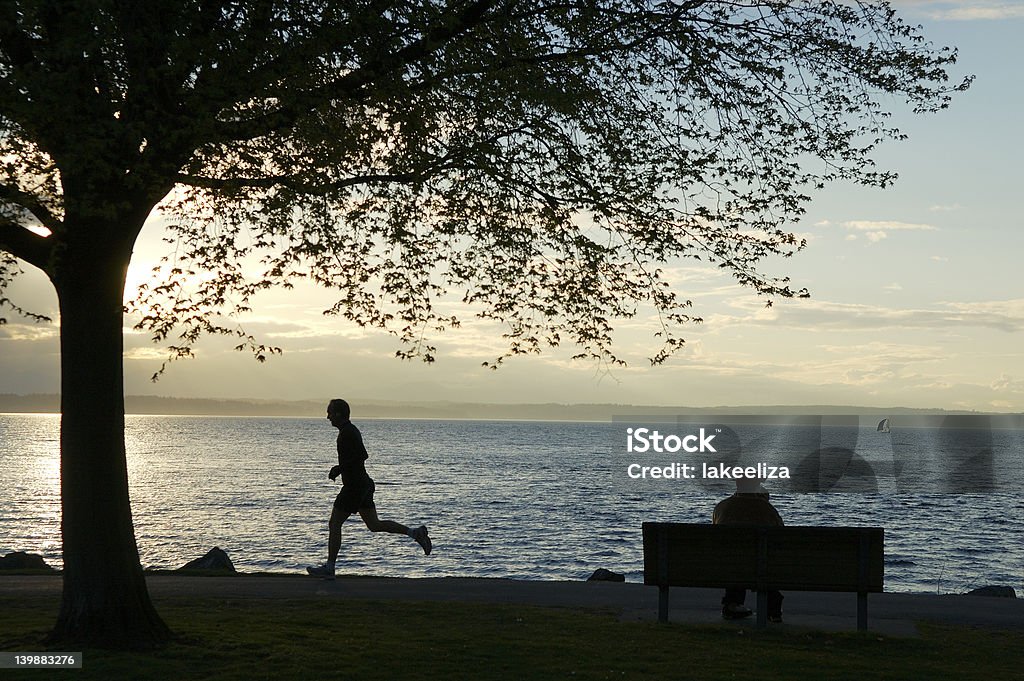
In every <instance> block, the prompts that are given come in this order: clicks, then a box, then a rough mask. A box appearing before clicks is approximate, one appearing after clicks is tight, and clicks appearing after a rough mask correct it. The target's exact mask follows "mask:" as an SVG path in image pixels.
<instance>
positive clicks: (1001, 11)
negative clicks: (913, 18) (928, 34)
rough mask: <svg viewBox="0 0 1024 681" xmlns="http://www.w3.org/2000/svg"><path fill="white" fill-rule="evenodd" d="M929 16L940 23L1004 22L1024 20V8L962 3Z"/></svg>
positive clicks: (930, 12)
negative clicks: (1006, 20)
mask: <svg viewBox="0 0 1024 681" xmlns="http://www.w3.org/2000/svg"><path fill="white" fill-rule="evenodd" d="M936 4H947V3H936ZM928 16H929V17H931V18H932V19H938V20H940V21H1002V20H1005V19H1020V18H1024V6H1021V5H1020V4H1009V3H998V4H989V3H960V6H955V7H949V8H936V9H934V10H930V11H928Z"/></svg>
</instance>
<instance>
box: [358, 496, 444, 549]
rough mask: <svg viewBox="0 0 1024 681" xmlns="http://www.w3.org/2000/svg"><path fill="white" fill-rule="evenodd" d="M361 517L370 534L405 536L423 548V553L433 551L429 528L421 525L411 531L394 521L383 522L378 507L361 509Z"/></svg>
mask: <svg viewBox="0 0 1024 681" xmlns="http://www.w3.org/2000/svg"><path fill="white" fill-rule="evenodd" d="M359 516H360V517H361V518H362V519H363V522H364V523H366V527H367V529H369V530H370V532H390V533H391V534H404V535H406V536H409V537H412V538H413V539H414V540H415V541H416V543H417V544H419V545H420V546H421V547H423V552H424V553H426V554H427V555H429V554H430V552H431V551H432V550H433V544H432V543H431V541H430V537H429V536H428V535H427V528H426V527H425V526H423V525H420V526H419V527H417V528H416V529H415V530H410V529H409V528H408V527H406V526H405V525H403V524H401V523H396V522H395V521H394V520H381V519H380V518H378V517H377V507H376V506H367V507H365V508H361V509H359Z"/></svg>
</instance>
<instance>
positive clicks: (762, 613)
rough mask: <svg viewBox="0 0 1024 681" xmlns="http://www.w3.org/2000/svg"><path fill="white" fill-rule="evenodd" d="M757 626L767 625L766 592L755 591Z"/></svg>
mask: <svg viewBox="0 0 1024 681" xmlns="http://www.w3.org/2000/svg"><path fill="white" fill-rule="evenodd" d="M757 626H759V627H766V626H768V592H767V591H758V592H757Z"/></svg>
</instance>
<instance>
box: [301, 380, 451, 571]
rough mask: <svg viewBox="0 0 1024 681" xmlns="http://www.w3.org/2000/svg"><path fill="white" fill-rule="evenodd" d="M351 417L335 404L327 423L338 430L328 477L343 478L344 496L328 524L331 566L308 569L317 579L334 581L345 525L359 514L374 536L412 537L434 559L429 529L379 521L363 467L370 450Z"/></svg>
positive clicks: (337, 501) (370, 483)
mask: <svg viewBox="0 0 1024 681" xmlns="http://www.w3.org/2000/svg"><path fill="white" fill-rule="evenodd" d="M350 414H351V410H350V409H349V406H348V402H346V401H345V400H340V399H339V400H331V401H330V403H329V404H328V405H327V420H329V421H330V422H331V425H332V426H334V427H335V428H337V429H338V465H337V466H334V467H333V468H331V472H330V473H329V474H328V476H327V477H329V478H330V479H331V480H334V479H336V478H337V477H338V476H339V475H340V476H341V492H339V493H338V496H337V498H336V499H335V500H334V510H333V511H332V512H331V520H330V523H329V524H328V535H327V562H326V563H324V564H323V565H316V566H311V567H307V568H306V572H308V573H309V574H311V575H313V576H314V577H323V578H325V579H334V565H335V562H336V561H337V559H338V551H339V550H340V549H341V525H342V523H344V522H345V520H347V519H348V517H349V516H350V515H352V514H353V513H359V516H360V517H361V518H362V519H363V522H364V523H366V527H367V528H368V529H369V530H370V531H371V532H390V533H392V534H404V535H408V536H409V537H412V539H413V540H415V541H416V543H417V544H419V545H420V546H421V547H423V552H424V553H425V554H427V555H430V551H431V549H432V548H433V545H432V544H431V542H430V537H429V536H428V535H427V528H426V526H424V525H420V526H419V527H417V528H416V529H410V528H408V527H406V526H405V525H402V524H401V523H396V522H394V521H393V520H381V519H380V518H378V517H377V507H376V506H375V505H374V503H373V490H374V484H373V479H372V478H370V476H369V475H368V474H367V472H366V467H365V465H364V464H363V462H364V461H366V459H367V457H368V455H367V453H366V447H364V446H363V436H362V435H361V434H360V433H359V429H358V428H356V427H355V425H353V424H352V422H351V421H350V420H349V415H350Z"/></svg>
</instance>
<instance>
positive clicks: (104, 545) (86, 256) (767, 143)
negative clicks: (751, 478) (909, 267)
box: [0, 0, 967, 646]
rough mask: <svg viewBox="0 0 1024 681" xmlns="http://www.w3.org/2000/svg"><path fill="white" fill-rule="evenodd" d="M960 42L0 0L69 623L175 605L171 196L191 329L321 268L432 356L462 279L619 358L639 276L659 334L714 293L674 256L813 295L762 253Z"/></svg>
mask: <svg viewBox="0 0 1024 681" xmlns="http://www.w3.org/2000/svg"><path fill="white" fill-rule="evenodd" d="M954 60H955V52H954V51H952V50H949V49H945V48H943V49H938V48H935V47H933V46H932V45H931V44H929V43H927V42H925V41H924V40H923V38H922V37H921V36H920V35H919V31H918V29H916V28H913V27H910V26H907V25H906V24H905V23H903V22H902V21H901V20H900V19H899V18H898V17H897V16H896V15H895V13H894V12H893V10H892V9H891V8H890V7H889V6H888V4H887V3H884V2H848V1H835V2H829V1H824V2H820V1H818V0H814V1H811V0H807V1H789V2H780V1H778V0H744V1H742V2H724V1H719V0H661V1H658V0H482V1H471V0H361V1H355V2H345V3H338V2H324V1H318V0H278V1H270V0H267V1H262V2H261V1H255V0H254V1H251V2H246V1H242V0H239V1H235V2H226V1H209V2H199V1H198V0H173V1H172V0H152V1H147V2H134V1H132V0H78V1H76V2H59V1H56V0H49V1H47V0H39V1H29V0H0V285H3V284H6V283H8V282H9V280H10V279H11V277H13V276H14V275H15V274H17V273H18V272H19V271H20V270H19V268H20V267H21V265H20V263H19V261H22V262H24V263H28V264H30V265H32V266H35V267H37V268H39V269H40V270H42V271H43V272H45V273H46V275H47V276H48V277H49V279H50V281H51V282H52V283H53V285H54V287H55V289H56V292H57V296H58V300H59V313H60V336H61V371H62V374H61V376H62V378H61V395H62V402H61V409H62V414H63V417H62V429H61V484H62V511H63V523H62V527H63V537H64V566H65V569H64V593H63V600H62V604H61V609H60V615H59V618H58V622H57V625H56V628H55V630H54V633H53V636H54V639H55V640H59V641H76V642H84V643H88V644H93V645H106V646H140V645H150V644H154V643H158V642H160V641H161V640H164V639H165V638H166V636H167V635H168V632H167V628H166V627H165V626H164V625H163V623H162V622H161V621H160V618H159V617H158V616H157V614H156V613H155V612H154V610H153V608H152V606H151V605H150V602H149V597H148V595H147V591H146V587H145V583H144V580H143V575H142V571H141V569H140V566H139V557H138V550H137V548H136V543H135V538H134V533H133V528H132V520H131V513H130V508H129V503H128V483H127V475H126V466H125V448H124V437H123V429H124V408H123V383H122V323H123V322H122V315H123V306H124V304H125V302H124V300H123V297H124V281H125V272H126V270H127V267H128V264H129V260H130V258H131V254H132V248H133V244H134V242H135V240H136V238H137V237H138V235H139V232H140V230H141V229H142V227H143V224H144V223H145V222H146V219H147V217H148V216H149V215H150V213H151V212H152V211H153V210H154V208H155V207H156V206H157V205H158V204H160V205H161V208H162V209H163V210H165V211H167V213H168V214H170V215H172V216H174V218H175V219H174V223H173V226H172V227H171V228H170V232H169V235H168V236H169V238H170V239H172V240H174V241H175V242H176V243H177V244H178V246H177V259H176V260H174V261H169V262H166V263H164V265H163V266H162V268H159V272H158V273H157V276H156V277H155V279H154V281H153V282H152V283H151V284H150V285H148V286H147V287H144V288H143V290H142V292H141V294H140V297H139V299H138V300H137V301H136V303H135V304H136V307H135V308H134V309H135V310H136V311H138V313H139V315H140V317H138V319H140V321H139V327H140V328H142V329H146V330H148V331H150V332H152V334H153V336H154V338H155V339H156V340H157V341H169V343H170V352H171V354H172V356H183V355H188V354H189V353H190V348H191V347H192V345H193V343H194V342H195V341H196V340H197V339H198V338H199V337H201V336H202V335H203V334H206V333H218V332H219V333H229V334H238V335H239V336H240V338H241V341H240V342H241V345H240V346H239V347H240V348H243V349H244V348H246V347H248V348H250V349H251V350H252V351H253V352H254V353H255V354H256V355H257V357H258V358H260V359H262V358H263V357H264V356H265V355H266V354H267V353H268V352H273V351H276V349H275V348H268V347H266V346H263V345H261V344H260V343H259V342H258V340H257V339H254V338H252V337H250V336H248V335H247V334H246V333H245V332H244V331H240V330H239V329H238V327H237V325H235V324H231V323H228V322H225V321H224V320H225V319H226V318H227V317H230V315H231V314H233V313H237V312H239V311H243V310H245V309H247V307H248V304H249V298H250V296H251V295H252V294H254V293H255V292H257V291H259V290H262V289H264V288H266V287H269V286H272V285H284V286H290V285H292V284H293V283H295V282H296V281H298V280H302V279H306V280H309V281H312V282H315V283H317V284H322V285H324V286H327V287H331V288H335V289H337V290H338V292H339V299H338V303H337V305H335V306H334V307H333V308H332V310H331V312H333V313H335V314H339V315H342V316H343V317H345V318H347V319H349V320H351V321H354V322H356V323H357V324H361V325H371V326H377V327H381V328H385V329H388V330H390V331H391V332H392V333H394V334H396V335H397V336H398V337H399V338H400V340H401V341H402V344H401V346H400V347H401V348H402V349H401V350H400V351H399V354H400V355H401V356H406V357H409V356H420V357H422V358H424V359H426V360H428V361H429V360H431V359H433V354H434V352H435V351H434V348H433V347H431V346H430V345H429V340H426V341H425V340H421V339H423V338H426V337H427V336H428V335H429V332H430V331H432V330H436V329H441V328H446V327H452V326H456V325H458V323H459V319H457V318H456V317H452V316H450V315H445V314H442V313H440V312H439V311H438V308H437V302H438V300H439V299H440V298H441V297H443V296H445V295H446V294H457V295H458V296H460V297H461V299H462V301H463V302H464V303H465V304H466V306H465V308H464V309H466V310H469V311H470V312H469V314H477V315H479V316H481V317H485V318H490V319H494V320H499V321H500V322H502V323H503V324H504V325H505V328H506V333H505V338H506V340H507V342H508V349H507V353H506V354H504V355H503V357H507V356H508V355H510V354H516V353H524V352H536V351H539V350H540V349H541V348H542V347H544V346H546V345H557V344H558V343H560V342H562V341H563V339H564V340H566V341H569V342H571V343H572V344H573V345H574V346H577V347H578V348H579V356H581V357H590V358H599V359H602V360H603V361H607V362H612V363H615V362H618V361H619V358H617V357H616V356H615V355H614V354H613V353H612V351H611V332H612V325H613V322H614V321H615V320H616V319H620V318H623V317H629V316H631V315H633V314H635V313H636V311H637V308H638V306H652V307H653V308H654V309H656V310H657V311H658V312H659V314H660V319H661V323H660V326H659V328H657V329H655V331H656V335H658V336H660V341H659V343H660V344H661V346H660V349H659V350H658V351H657V352H656V353H655V354H654V356H653V358H652V359H653V361H655V362H657V361H661V360H663V359H664V358H665V357H666V356H668V354H670V353H671V352H672V351H673V350H674V349H675V348H677V347H678V346H679V345H680V344H681V343H682V340H681V339H680V338H679V337H678V328H679V326H680V325H681V324H683V323H686V322H692V321H699V319H697V318H695V317H691V316H690V312H689V307H690V303H689V301H688V300H685V299H684V298H681V297H678V295H679V292H678V291H675V290H673V289H672V288H670V287H669V286H668V284H667V283H666V281H665V277H664V276H663V272H662V270H661V268H662V267H663V266H664V265H665V264H666V263H674V262H677V261H678V259H685V258H692V259H697V260H703V261H706V262H709V263H713V264H715V265H717V266H719V267H723V268H726V269H727V270H729V271H730V272H731V273H732V274H733V275H734V276H735V277H736V278H737V279H738V280H739V282H740V283H741V284H744V285H747V286H750V287H751V288H753V289H754V290H755V291H757V292H758V293H761V294H765V295H767V296H769V299H770V298H771V297H779V296H783V297H786V296H793V295H806V291H803V290H794V289H792V288H791V287H790V283H789V281H788V279H776V278H771V277H767V276H765V275H763V274H762V273H761V271H760V270H759V269H758V264H759V262H760V261H761V260H762V258H764V257H765V256H768V255H773V254H781V255H789V254H791V253H792V252H793V251H794V250H797V249H799V248H801V247H802V246H803V243H802V242H801V241H800V240H799V239H797V238H796V237H795V236H794V235H793V234H792V233H791V227H790V225H791V224H792V223H793V222H794V221H795V220H796V219H798V218H799V216H800V214H801V213H802V212H803V207H804V205H805V203H806V202H807V201H808V198H809V194H810V193H811V192H812V191H813V190H814V189H815V188H819V187H821V186H823V184H824V183H826V182H828V181H831V180H835V179H839V178H842V179H845V180H850V181H853V182H858V183H862V184H865V185H877V186H880V187H881V186H885V185H886V184H887V183H888V182H889V181H890V180H891V179H893V175H892V174H890V173H889V172H886V171H882V170H877V169H876V168H875V167H874V165H873V164H872V161H871V157H870V154H871V152H872V150H873V149H874V148H875V146H876V145H877V144H878V143H879V142H881V141H883V140H885V139H888V138H898V137H900V136H901V134H900V133H899V131H898V130H896V129H895V128H893V127H892V126H891V125H890V124H889V123H888V122H887V118H886V117H887V113H886V111H885V108H884V106H883V103H885V104H888V103H890V102H893V101H894V98H895V99H896V100H903V101H905V102H907V103H909V105H910V106H911V107H913V109H914V110H916V111H919V112H923V111H933V110H937V109H941V108H943V107H945V106H946V105H947V102H948V99H949V95H950V93H951V92H953V91H955V90H958V89H963V88H965V87H966V86H967V82H966V81H965V82H962V83H956V84H951V83H949V82H948V79H947V73H946V69H947V67H948V66H949V65H950V64H952V63H953V62H954ZM253 263H259V271H258V272H256V273H255V274H253V270H252V265H253ZM200 275H202V276H200ZM0 303H4V304H7V305H9V306H13V305H14V303H11V302H10V301H8V300H6V299H3V298H0ZM500 361H501V358H500V357H499V358H497V360H496V363H497V362H500Z"/></svg>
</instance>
